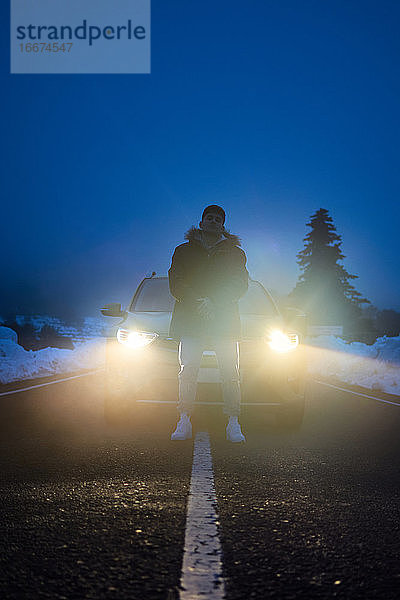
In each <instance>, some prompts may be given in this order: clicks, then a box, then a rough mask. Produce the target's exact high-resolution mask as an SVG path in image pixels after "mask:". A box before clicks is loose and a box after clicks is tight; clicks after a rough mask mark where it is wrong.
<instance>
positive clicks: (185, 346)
mask: <svg viewBox="0 0 400 600" xmlns="http://www.w3.org/2000/svg"><path fill="white" fill-rule="evenodd" d="M205 349H207V350H208V349H212V350H214V351H215V354H216V356H217V361H218V366H219V370H220V374H221V381H222V397H223V400H224V413H225V414H226V415H229V416H231V417H238V416H239V414H240V397H241V393H240V374H239V373H240V372H239V344H238V342H236V341H234V340H229V339H223V338H220V339H215V340H212V342H211V343H209V342H207V340H205V339H203V338H197V337H187V336H184V337H182V338H181V341H180V344H179V364H180V367H181V368H180V371H179V374H178V382H179V402H178V411H179V412H186V413H187V414H188V415H190V414H191V413H192V411H193V405H194V401H195V398H196V388H197V375H198V372H199V368H200V362H201V357H202V355H203V350H205Z"/></svg>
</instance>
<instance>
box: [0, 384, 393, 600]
mask: <svg viewBox="0 0 400 600" xmlns="http://www.w3.org/2000/svg"><path fill="white" fill-rule="evenodd" d="M0 391H4V389H3V390H0ZM309 392H310V393H309V399H308V403H307V410H306V418H305V422H304V425H303V428H302V430H301V431H300V432H298V433H296V434H291V435H283V434H279V433H277V432H276V431H275V430H274V427H273V424H272V422H269V421H268V420H264V421H263V420H261V421H260V419H259V418H258V416H257V415H254V414H253V415H251V414H247V415H246V414H245V415H243V429H244V432H245V434H246V436H247V444H246V445H233V444H227V442H225V440H224V429H223V427H224V419H223V417H222V416H221V415H219V414H217V413H215V411H214V412H213V413H212V414H211V415H209V416H208V417H207V416H205V415H203V416H201V415H200V416H198V417H197V419H195V423H194V424H195V429H198V430H205V429H207V430H208V431H209V433H210V439H211V448H212V458H213V463H214V477H215V488H216V494H217V500H218V511H219V522H220V538H221V543H222V551H223V570H224V576H225V579H226V597H227V598H228V599H232V600H234V599H243V598H257V599H264V598H279V599H283V600H286V599H291V598H304V599H306V598H307V599H309V598H332V597H334V598H336V597H337V598H346V599H352V598H355V599H358V598H360V599H361V598H363V599H368V598H384V599H387V600H389V599H391V598H393V599H394V598H396V599H397V598H398V597H399V596H400V536H399V530H400V519H399V517H400V514H399V513H400V503H399V495H400V485H399V484H400V469H399V458H400V436H399V432H400V405H399V406H393V405H391V404H384V403H380V402H377V401H375V400H370V399H367V398H363V397H361V396H357V395H355V394H349V393H343V392H340V391H338V390H335V389H333V388H329V387H325V386H321V385H319V384H316V383H314V384H312V385H310V390H309ZM392 400H393V399H392ZM399 404H400V399H399ZM174 423H175V411H174V409H173V408H172V407H169V408H168V407H165V408H163V409H162V410H157V409H156V408H154V407H148V406H144V407H142V409H141V411H140V414H139V416H138V419H137V421H136V423H135V425H132V424H130V423H127V425H126V427H125V428H123V429H121V430H119V431H115V430H110V429H107V428H104V425H103V419H102V401H101V376H100V375H90V376H85V377H81V378H77V379H73V380H68V381H65V382H63V383H59V384H55V385H50V386H46V387H41V388H35V389H32V390H30V391H25V392H19V393H17V394H13V395H10V396H3V397H0V430H1V474H2V476H1V490H0V500H1V503H0V513H1V519H0V550H1V552H0V597H1V598H4V599H9V598H10V599H11V598H13V599H14V598H15V599H16V598H18V599H19V598H21V599H24V598H26V599H28V598H29V599H34V598H54V599H68V600H69V599H81V598H93V599H94V598H96V599H103V598H104V599H109V598H110V599H121V600H124V599H131V600H132V599H136V598H137V599H146V598H149V599H164V600H174V599H175V598H178V593H179V592H178V586H179V580H180V575H181V566H182V557H183V546H184V538H185V519H186V502H187V496H188V491H189V485H190V477H191V468H192V453H193V443H192V442H191V441H188V442H182V443H172V442H170V440H169V435H170V432H171V430H172V428H173V426H174Z"/></svg>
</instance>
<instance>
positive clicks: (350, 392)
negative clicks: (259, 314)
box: [312, 379, 400, 406]
mask: <svg viewBox="0 0 400 600" xmlns="http://www.w3.org/2000/svg"><path fill="white" fill-rule="evenodd" d="M312 381H315V383H319V385H326V386H327V387H331V388H334V389H335V390H340V391H341V392H347V393H348V394H354V395H355V396H362V397H363V398H369V399H370V400H376V401H377V402H384V403H385V404H392V405H393V406H400V402H391V401H390V400H384V399H383V398H377V397H376V396H369V395H368V394H363V393H362V392H355V391H354V390H349V389H348V388H342V387H339V386H337V385H333V383H326V382H325V381H319V380H318V379H312Z"/></svg>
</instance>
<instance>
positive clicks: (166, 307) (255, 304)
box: [129, 277, 277, 317]
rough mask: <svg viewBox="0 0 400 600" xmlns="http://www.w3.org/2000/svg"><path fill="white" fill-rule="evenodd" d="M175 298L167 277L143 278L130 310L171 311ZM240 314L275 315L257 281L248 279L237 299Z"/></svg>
mask: <svg viewBox="0 0 400 600" xmlns="http://www.w3.org/2000/svg"><path fill="white" fill-rule="evenodd" d="M174 304H175V298H174V297H173V296H172V295H171V293H170V291H169V285H168V277H155V278H153V279H145V280H144V281H143V283H142V285H141V286H140V288H139V291H138V293H137V294H136V295H135V297H134V299H133V300H132V303H131V306H130V308H129V310H130V311H131V312H133V311H135V312H172V310H173V309H174ZM239 312H240V313H241V314H256V315H266V316H271V317H272V316H276V315H277V311H276V308H275V305H274V303H273V301H272V300H271V298H270V296H269V295H268V293H267V292H266V291H265V290H264V288H263V287H262V286H261V284H260V283H258V281H253V280H249V288H248V290H247V292H246V294H245V295H244V296H243V297H242V298H241V299H240V300H239Z"/></svg>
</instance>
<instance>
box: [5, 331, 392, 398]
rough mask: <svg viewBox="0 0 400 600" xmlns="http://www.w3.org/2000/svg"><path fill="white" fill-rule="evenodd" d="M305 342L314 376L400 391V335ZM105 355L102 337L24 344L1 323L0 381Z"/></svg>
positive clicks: (90, 364) (95, 362) (99, 360)
mask: <svg viewBox="0 0 400 600" xmlns="http://www.w3.org/2000/svg"><path fill="white" fill-rule="evenodd" d="M306 344H307V348H308V369H309V372H310V374H311V375H312V376H313V377H335V378H336V379H339V380H340V381H343V382H344V383H348V384H353V385H361V386H363V387H366V388H369V389H372V390H381V391H384V392H388V393H390V394H397V395H400V336H398V337H393V338H387V337H382V338H378V340H377V341H376V342H375V344H373V345H371V346H368V345H367V344H361V343H359V342H352V343H350V344H349V343H347V342H345V341H344V340H343V339H341V338H338V337H335V336H318V337H309V338H307V340H306ZM104 361H105V340H104V338H101V337H97V338H91V339H88V340H86V341H82V342H79V343H77V342H75V349H74V350H65V349H59V348H44V349H43V350H35V351H34V350H24V348H22V346H19V345H18V344H17V335H16V333H15V332H14V331H13V330H12V329H9V328H8V327H4V326H3V327H2V326H0V383H8V382H12V381H19V380H22V379H32V378H35V377H41V376H45V375H53V374H56V373H68V372H73V371H79V370H81V369H96V368H101V367H102V366H104Z"/></svg>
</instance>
